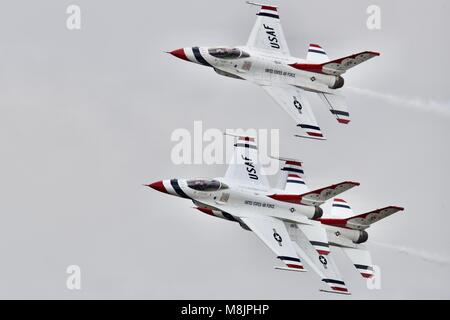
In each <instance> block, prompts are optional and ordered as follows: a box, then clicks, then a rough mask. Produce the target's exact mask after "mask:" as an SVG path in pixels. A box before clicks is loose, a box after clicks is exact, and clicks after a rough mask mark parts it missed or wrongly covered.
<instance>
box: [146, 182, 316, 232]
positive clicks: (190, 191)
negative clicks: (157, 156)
mask: <svg viewBox="0 0 450 320" xmlns="http://www.w3.org/2000/svg"><path fill="white" fill-rule="evenodd" d="M148 186H149V187H151V188H153V189H155V190H158V191H160V192H164V193H168V194H171V195H174V196H178V197H182V198H186V199H190V200H192V202H193V203H194V204H195V205H196V207H197V209H199V210H200V211H202V212H204V213H208V214H210V215H212V216H215V217H218V218H223V219H227V220H232V221H237V222H239V218H237V217H234V216H233V215H231V214H229V213H228V212H229V211H231V212H236V211H240V212H242V214H243V215H244V214H245V215H248V216H255V215H263V216H270V217H276V218H279V219H282V220H285V221H292V222H298V223H306V224H308V220H309V219H316V218H319V217H320V216H321V215H322V209H321V208H319V207H314V206H306V205H300V204H295V203H287V202H283V201H278V200H274V199H272V198H270V197H269V195H270V194H273V192H271V191H272V190H262V189H256V188H255V189H253V188H248V187H244V186H239V185H236V184H232V183H230V182H227V181H225V180H224V179H223V178H217V179H212V180H210V179H193V180H187V179H171V180H161V181H157V182H154V183H152V184H149V185H148Z"/></svg>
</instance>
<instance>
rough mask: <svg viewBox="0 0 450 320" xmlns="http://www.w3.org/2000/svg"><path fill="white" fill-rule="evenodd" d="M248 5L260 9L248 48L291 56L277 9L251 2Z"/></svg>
mask: <svg viewBox="0 0 450 320" xmlns="http://www.w3.org/2000/svg"><path fill="white" fill-rule="evenodd" d="M247 3H248V4H252V5H256V6H259V7H260V9H259V11H258V13H257V14H256V15H257V16H258V18H256V22H255V25H254V26H253V29H252V32H251V33H250V37H249V39H248V41H247V46H248V47H253V48H257V49H263V50H267V51H270V52H275V53H278V54H280V55H285V56H290V53H289V48H288V46H287V43H286V39H285V37H284V33H283V29H282V28H281V24H280V17H279V16H278V10H277V7H276V6H272V5H264V4H259V3H253V2H249V1H247Z"/></svg>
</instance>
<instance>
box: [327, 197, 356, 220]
mask: <svg viewBox="0 0 450 320" xmlns="http://www.w3.org/2000/svg"><path fill="white" fill-rule="evenodd" d="M331 216H333V217H334V218H340V219H345V218H348V217H351V216H353V210H352V208H351V207H350V205H349V204H348V203H347V201H345V200H344V199H342V198H334V199H333V205H332V207H331Z"/></svg>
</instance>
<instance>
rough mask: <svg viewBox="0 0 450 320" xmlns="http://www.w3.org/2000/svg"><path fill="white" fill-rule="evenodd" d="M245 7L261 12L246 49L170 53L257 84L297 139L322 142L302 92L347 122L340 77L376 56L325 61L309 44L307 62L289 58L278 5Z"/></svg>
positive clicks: (364, 54) (319, 49)
mask: <svg viewBox="0 0 450 320" xmlns="http://www.w3.org/2000/svg"><path fill="white" fill-rule="evenodd" d="M248 3H249V4H253V5H256V6H259V8H260V9H259V12H258V13H257V16H258V18H257V19H256V23H255V25H254V27H253V30H252V32H251V34H250V37H249V39H248V41H247V44H246V45H245V46H237V47H190V48H181V49H177V50H173V51H171V52H170V53H171V54H172V55H174V56H176V57H178V58H180V59H183V60H187V61H190V62H194V63H198V64H201V65H204V66H208V67H212V68H213V69H214V71H216V72H217V73H218V74H220V75H223V76H227V77H231V78H236V79H244V80H248V81H251V82H254V83H256V84H258V85H260V86H262V88H263V89H264V90H265V91H266V92H267V93H268V94H269V95H270V96H272V98H273V99H274V100H275V101H276V102H277V103H278V104H279V105H280V106H281V107H282V108H283V109H284V110H285V111H286V112H287V113H288V114H289V115H290V116H291V117H292V118H294V120H295V122H296V123H297V126H298V127H299V128H300V129H301V133H300V134H296V136H299V137H305V138H313V139H320V140H324V139H325V137H324V135H323V133H322V130H321V129H320V127H319V126H318V124H317V121H316V119H315V117H314V114H313V112H312V110H311V106H310V104H309V103H308V101H307V99H306V95H305V91H309V92H314V93H317V94H318V95H319V97H320V98H321V100H322V101H323V103H324V104H325V105H326V106H327V107H328V108H329V109H330V111H331V113H332V114H333V116H335V117H336V119H337V121H338V122H339V123H342V124H347V123H349V122H350V115H349V112H348V108H347V103H346V100H345V98H344V97H343V96H342V95H341V94H339V93H337V92H336V90H337V89H339V88H342V87H343V85H344V78H343V77H342V74H343V73H345V72H346V71H347V70H348V69H350V68H352V67H354V66H356V65H358V64H360V63H362V62H364V61H366V60H369V59H370V58H373V57H375V56H378V55H379V53H377V52H373V51H364V52H360V53H356V54H352V55H349V56H347V57H344V58H339V59H335V60H330V59H329V58H328V56H327V54H326V53H325V51H324V50H323V49H322V47H320V46H319V45H317V44H310V45H309V49H308V53H307V56H306V59H299V58H295V57H292V56H291V54H290V52H289V48H288V46H287V43H286V39H285V38H284V34H283V29H282V28H281V24H280V20H279V16H278V10H277V7H276V6H273V5H264V4H257V3H253V2H248Z"/></svg>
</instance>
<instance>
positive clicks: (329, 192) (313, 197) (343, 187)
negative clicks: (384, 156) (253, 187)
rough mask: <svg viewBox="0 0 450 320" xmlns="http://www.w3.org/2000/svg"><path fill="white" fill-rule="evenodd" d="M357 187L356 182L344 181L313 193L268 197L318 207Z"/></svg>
mask: <svg viewBox="0 0 450 320" xmlns="http://www.w3.org/2000/svg"><path fill="white" fill-rule="evenodd" d="M356 186H359V183H358V182H352V181H344V182H341V183H337V184H333V185H331V186H328V187H325V188H320V189H317V190H314V191H310V192H307V193H304V194H300V195H297V194H273V195H270V196H269V197H271V198H272V199H275V200H278V201H284V202H292V203H297V204H303V205H307V206H320V205H322V204H323V203H324V202H325V201H327V200H329V199H331V198H333V197H335V196H337V195H338V194H341V193H342V192H345V191H347V190H349V189H351V188H353V187H356Z"/></svg>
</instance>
